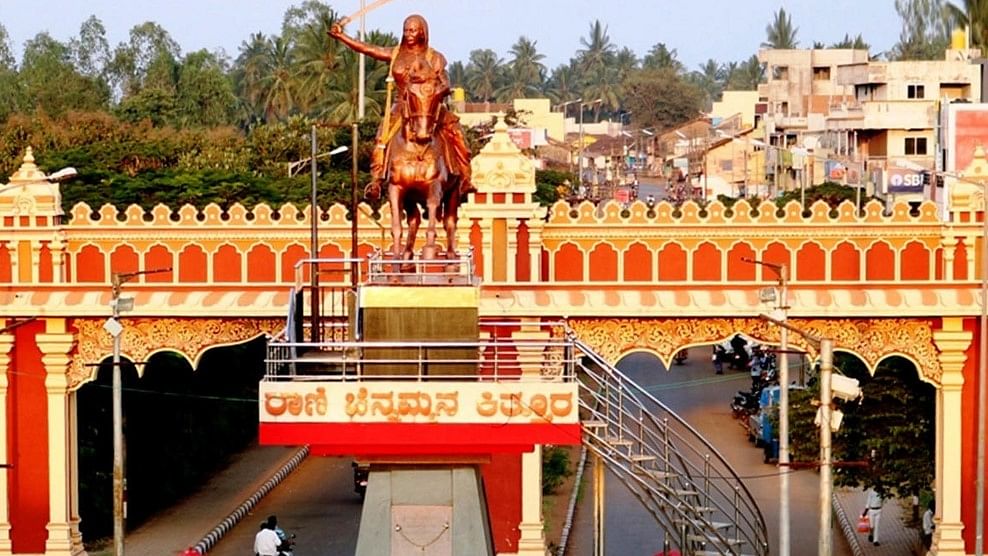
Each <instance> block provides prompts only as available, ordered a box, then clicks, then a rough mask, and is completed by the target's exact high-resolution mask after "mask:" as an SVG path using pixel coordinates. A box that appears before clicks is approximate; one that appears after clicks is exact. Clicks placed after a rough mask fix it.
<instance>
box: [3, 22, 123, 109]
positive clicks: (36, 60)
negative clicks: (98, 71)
mask: <svg viewBox="0 0 988 556" xmlns="http://www.w3.org/2000/svg"><path fill="white" fill-rule="evenodd" d="M19 81H20V83H21V85H22V86H23V94H24V97H25V106H24V108H27V109H31V108H33V109H34V110H37V111H42V112H44V113H46V114H49V115H56V116H57V115H60V114H63V113H65V112H66V111H69V110H96V109H101V108H105V107H106V105H107V101H108V99H109V91H108V90H107V88H106V87H104V86H103V84H102V82H101V81H100V80H98V79H95V78H91V77H86V76H83V75H81V74H79V73H78V72H77V71H76V70H75V68H74V67H73V65H72V54H71V51H70V50H69V48H68V46H66V45H64V44H62V43H60V42H58V41H56V40H55V39H53V38H52V37H51V36H50V35H48V33H39V34H37V35H36V36H35V37H34V38H33V39H31V40H29V41H27V43H25V45H24V57H23V61H22V63H21V70H20V73H19Z"/></svg>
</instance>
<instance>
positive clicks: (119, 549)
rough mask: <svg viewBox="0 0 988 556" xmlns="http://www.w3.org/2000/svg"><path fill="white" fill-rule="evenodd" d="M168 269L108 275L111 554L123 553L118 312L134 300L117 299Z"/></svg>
mask: <svg viewBox="0 0 988 556" xmlns="http://www.w3.org/2000/svg"><path fill="white" fill-rule="evenodd" d="M171 270H172V269H171V267H169V268H160V269H155V270H141V271H138V272H114V273H113V274H112V276H111V282H110V284H111V286H112V293H113V297H112V300H111V301H110V307H111V308H112V309H113V316H112V317H110V318H109V319H107V320H106V323H105V324H104V325H103V329H104V330H106V331H107V332H108V333H109V334H110V336H113V373H112V374H113V554H114V555H115V556H123V554H124V517H125V515H124V514H125V507H124V488H125V484H126V479H125V475H124V443H123V395H122V393H123V388H122V387H121V382H122V381H121V378H120V357H121V355H120V351H121V349H122V348H121V336H122V335H123V330H124V328H123V325H122V324H120V313H122V312H124V311H131V310H133V309H134V298H133V297H120V291H121V289H122V288H123V285H124V284H125V283H127V282H129V281H130V280H133V279H134V278H136V277H138V276H140V275H142V274H158V273H161V272H171Z"/></svg>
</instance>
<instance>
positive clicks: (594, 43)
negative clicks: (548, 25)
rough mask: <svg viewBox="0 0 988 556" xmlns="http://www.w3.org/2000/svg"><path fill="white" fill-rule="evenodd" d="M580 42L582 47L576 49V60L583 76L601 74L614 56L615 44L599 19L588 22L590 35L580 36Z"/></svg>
mask: <svg viewBox="0 0 988 556" xmlns="http://www.w3.org/2000/svg"><path fill="white" fill-rule="evenodd" d="M580 44H582V45H583V48H581V49H580V50H578V51H577V60H578V61H579V64H580V70H581V71H582V72H583V74H584V76H588V75H594V74H603V73H604V70H605V69H606V68H607V66H608V65H609V64H610V62H611V60H612V59H613V57H614V50H615V46H614V44H612V43H611V38H610V37H609V36H607V28H606V27H604V26H603V25H602V24H601V23H600V20H599V19H598V20H596V21H594V22H593V23H591V24H590V35H589V36H588V37H587V38H583V37H581V38H580Z"/></svg>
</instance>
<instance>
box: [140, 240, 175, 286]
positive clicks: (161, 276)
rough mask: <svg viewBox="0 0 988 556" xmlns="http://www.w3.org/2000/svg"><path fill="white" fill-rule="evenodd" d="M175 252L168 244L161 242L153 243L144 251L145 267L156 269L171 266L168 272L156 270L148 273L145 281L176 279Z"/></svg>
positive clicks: (169, 280)
mask: <svg viewBox="0 0 988 556" xmlns="http://www.w3.org/2000/svg"><path fill="white" fill-rule="evenodd" d="M174 267H175V253H173V252H172V250H171V249H170V248H169V247H168V246H166V245H162V244H160V243H158V244H155V245H152V246H151V248H150V249H148V250H147V252H146V253H144V268H145V269H147V270H156V269H164V268H170V269H171V270H169V271H168V272H154V273H151V274H146V275H145V276H144V281H145V282H171V281H172V280H174V276H175V268H174Z"/></svg>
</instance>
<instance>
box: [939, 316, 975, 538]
mask: <svg viewBox="0 0 988 556" xmlns="http://www.w3.org/2000/svg"><path fill="white" fill-rule="evenodd" d="M971 339H972V334H971V332H969V331H967V330H964V329H963V321H962V319H958V318H945V319H943V329H942V330H936V331H934V332H933V341H934V343H935V344H936V346H937V348H938V349H939V350H940V356H939V358H940V365H941V367H942V368H943V376H942V377H941V379H940V384H941V385H940V388H939V389H938V390H937V403H936V411H937V422H938V423H939V424H940V428H939V430H938V431H937V442H938V445H937V450H936V451H937V460H936V464H937V468H936V486H937V487H938V490H937V493H936V497H937V500H936V524H937V526H936V529H935V530H934V532H933V547H932V552H933V553H934V554H937V555H940V556H943V555H948V554H949V555H958V556H960V555H963V554H966V551H965V549H964V538H963V537H962V536H961V533H962V532H963V530H964V524H963V522H962V521H961V497H962V487H961V455H962V440H963V439H962V437H961V430H962V425H961V407H962V395H961V394H962V390H963V386H964V362H965V361H966V360H967V354H966V353H965V352H966V351H967V349H968V348H969V347H970V345H971Z"/></svg>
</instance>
